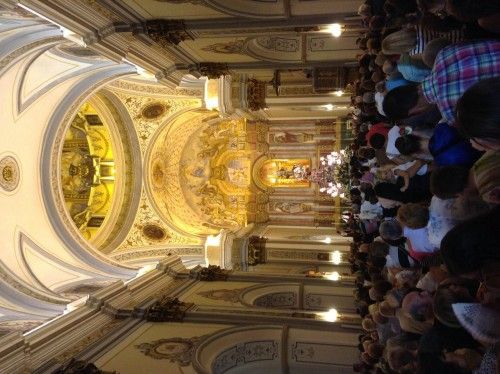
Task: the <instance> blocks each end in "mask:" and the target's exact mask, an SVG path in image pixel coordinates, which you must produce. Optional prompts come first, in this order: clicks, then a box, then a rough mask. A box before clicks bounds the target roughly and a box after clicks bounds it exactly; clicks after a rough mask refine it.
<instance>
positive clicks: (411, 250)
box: [406, 240, 434, 261]
mask: <svg viewBox="0 0 500 374" xmlns="http://www.w3.org/2000/svg"><path fill="white" fill-rule="evenodd" d="M406 245H407V246H408V253H409V254H410V256H411V257H412V258H413V259H414V260H418V261H422V260H423V259H424V258H425V257H428V256H431V255H433V254H434V253H429V252H418V251H415V249H414V248H413V247H412V245H411V242H410V241H409V240H407V241H406Z"/></svg>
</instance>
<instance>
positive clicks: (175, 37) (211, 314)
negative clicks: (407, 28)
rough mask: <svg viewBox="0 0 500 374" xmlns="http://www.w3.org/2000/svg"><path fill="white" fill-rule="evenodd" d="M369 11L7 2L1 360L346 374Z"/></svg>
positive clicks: (258, 4)
mask: <svg viewBox="0 0 500 374" xmlns="http://www.w3.org/2000/svg"><path fill="white" fill-rule="evenodd" d="M359 5H360V4H359V1H358V0H120V1H117V0H18V1H11V0H3V1H1V2H0V87H1V88H2V89H1V90H0V102H1V103H2V110H1V111H0V118H1V121H0V126H1V131H0V134H1V136H0V168H1V169H2V173H1V176H0V178H1V180H0V211H1V213H2V217H3V219H2V222H3V223H2V225H0V243H1V248H2V250H1V253H2V256H1V257H0V283H1V287H0V373H5V374H7V373H9V374H11V373H12V374H13V373H53V372H57V373H120V374H128V373H207V374H208V373H259V372H263V373H308V372H315V373H351V372H352V365H353V363H354V362H356V361H358V357H359V351H358V344H359V341H358V335H359V333H360V330H361V319H360V317H359V315H358V314H357V313H356V309H355V305H354V302H353V300H354V299H353V291H354V276H353V275H352V274H351V271H350V266H349V263H348V260H347V258H348V254H349V251H350V244H351V239H352V238H350V237H348V236H345V235H342V234H343V232H342V227H343V220H342V219H343V217H342V213H343V211H344V210H345V209H346V207H347V206H348V201H347V200H346V199H345V197H346V196H345V194H346V193H347V191H348V188H349V186H344V185H340V184H338V185H337V186H335V185H334V186H326V187H325V186H323V185H322V183H323V184H324V178H325V177H324V176H323V175H321V174H315V175H314V177H311V174H314V172H317V171H318V170H319V169H321V165H322V162H323V161H324V160H325V158H326V157H327V156H328V155H331V154H333V153H334V154H335V155H339V157H341V156H342V155H344V154H345V153H346V152H347V148H348V145H349V142H350V141H351V140H352V136H353V135H352V133H351V128H350V123H349V121H348V118H347V115H348V113H349V112H350V111H351V110H352V108H351V94H350V93H349V87H348V83H349V82H350V81H352V80H354V79H355V77H356V74H357V71H358V67H357V61H356V55H357V54H358V52H359V50H358V48H357V46H356V39H357V38H358V36H359V32H360V27H361V26H360V16H359V15H358V14H357V11H358V7H359ZM339 164H340V161H339ZM323 165H324V163H323ZM346 167H348V166H346ZM347 173H348V170H347ZM328 187H330V188H334V189H336V192H335V193H329V191H326V189H328ZM330 192H331V191H330Z"/></svg>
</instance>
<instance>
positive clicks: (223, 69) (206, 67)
mask: <svg viewBox="0 0 500 374" xmlns="http://www.w3.org/2000/svg"><path fill="white" fill-rule="evenodd" d="M189 72H190V73H195V74H196V73H198V74H199V75H201V76H202V77H208V79H218V78H219V77H220V76H221V75H229V74H231V72H230V71H229V68H228V66H227V64H224V63H221V62H200V63H199V64H196V65H195V66H193V67H191V69H189Z"/></svg>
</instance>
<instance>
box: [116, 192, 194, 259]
mask: <svg viewBox="0 0 500 374" xmlns="http://www.w3.org/2000/svg"><path fill="white" fill-rule="evenodd" d="M144 222H146V224H144ZM162 223H163V220H162V218H160V216H158V214H157V213H156V212H155V210H154V209H153V207H152V206H151V203H150V201H149V199H148V197H147V195H146V194H145V193H143V194H142V197H141V202H140V204H139V210H138V211H137V214H136V217H135V220H134V224H133V225H132V229H131V230H130V232H129V234H128V236H127V238H126V239H125V241H124V242H123V243H122V244H121V245H120V246H119V247H118V249H117V250H116V251H117V252H118V251H119V252H123V251H124V250H129V249H130V248H134V247H147V246H149V245H158V244H159V243H172V244H200V243H201V241H200V240H199V239H196V238H193V237H189V236H184V235H182V234H181V233H178V232H176V231H174V230H172V229H171V228H168V229H165V228H164V225H163V224H162ZM146 225H155V226H158V227H161V229H163V230H164V231H165V236H164V237H163V238H162V239H156V236H155V238H151V237H149V236H148V235H144V227H145V226H146ZM192 250H193V248H191V252H192V253H189V254H201V253H199V252H200V250H199V249H196V250H195V251H194V252H193V251H192ZM150 252H151V253H149V254H148V253H143V252H140V253H137V255H138V256H135V255H134V253H124V254H117V255H115V256H114V258H115V259H116V260H117V261H126V260H131V259H133V258H141V257H153V256H155V257H161V256H168V255H171V254H177V255H182V254H184V252H186V254H188V252H189V251H188V250H187V249H186V250H185V251H184V252H182V251H179V249H178V248H169V249H154V250H151V251H150Z"/></svg>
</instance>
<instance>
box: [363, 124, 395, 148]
mask: <svg viewBox="0 0 500 374" xmlns="http://www.w3.org/2000/svg"><path fill="white" fill-rule="evenodd" d="M389 130H390V127H387V126H386V125H385V123H383V122H380V123H376V124H375V125H372V127H371V128H370V130H368V133H367V134H366V141H367V142H368V144H370V138H371V137H372V135H375V134H381V135H384V138H386V139H387V134H388V133H389Z"/></svg>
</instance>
